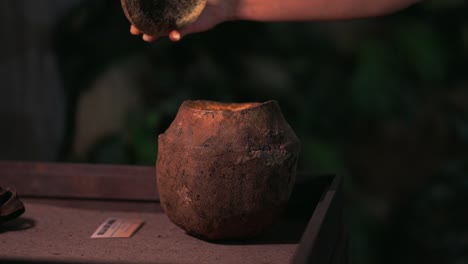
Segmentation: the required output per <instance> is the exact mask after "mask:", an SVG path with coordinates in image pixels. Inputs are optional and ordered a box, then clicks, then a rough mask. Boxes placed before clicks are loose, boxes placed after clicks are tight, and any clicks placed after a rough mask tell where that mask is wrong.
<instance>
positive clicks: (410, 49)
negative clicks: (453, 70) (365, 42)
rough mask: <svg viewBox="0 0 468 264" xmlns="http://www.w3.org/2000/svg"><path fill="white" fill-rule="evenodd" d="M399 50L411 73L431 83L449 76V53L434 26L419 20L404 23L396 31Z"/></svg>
mask: <svg viewBox="0 0 468 264" xmlns="http://www.w3.org/2000/svg"><path fill="white" fill-rule="evenodd" d="M394 38H395V41H396V44H397V46H396V47H395V48H396V49H397V50H396V51H395V52H398V53H401V56H402V58H401V59H402V60H403V61H402V62H401V63H408V66H406V67H409V71H410V72H415V73H416V74H417V75H418V77H419V78H420V79H422V80H423V81H425V82H427V83H430V82H432V81H440V80H442V79H444V78H445V77H446V75H447V69H448V63H447V54H446V53H447V51H446V50H445V47H444V44H443V38H442V36H440V35H439V32H437V31H436V30H435V29H434V28H433V27H432V25H430V24H429V23H427V22H421V21H418V20H415V19H413V20H408V21H402V23H401V26H399V27H398V28H397V29H396V31H395V37H394Z"/></svg>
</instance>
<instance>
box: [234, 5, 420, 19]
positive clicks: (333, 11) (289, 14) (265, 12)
mask: <svg viewBox="0 0 468 264" xmlns="http://www.w3.org/2000/svg"><path fill="white" fill-rule="evenodd" d="M238 1H239V2H238V7H237V10H236V18H237V19H241V20H256V21H304V20H336V19H354V18H363V17H372V16H380V15H385V14H389V13H392V12H394V11H397V10H400V9H403V8H406V7H408V6H410V5H412V4H414V3H416V2H420V1H421V0H238Z"/></svg>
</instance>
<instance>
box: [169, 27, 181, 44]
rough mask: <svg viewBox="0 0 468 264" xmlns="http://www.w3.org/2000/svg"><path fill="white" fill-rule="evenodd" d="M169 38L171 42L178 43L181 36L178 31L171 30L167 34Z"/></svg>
mask: <svg viewBox="0 0 468 264" xmlns="http://www.w3.org/2000/svg"><path fill="white" fill-rule="evenodd" d="M169 38H170V39H171V40H172V41H174V42H177V41H179V40H180V39H181V38H182V35H181V34H180V32H179V31H177V30H173V31H171V33H169Z"/></svg>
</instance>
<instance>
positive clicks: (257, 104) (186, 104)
mask: <svg viewBox="0 0 468 264" xmlns="http://www.w3.org/2000/svg"><path fill="white" fill-rule="evenodd" d="M197 103H201V104H203V103H212V104H215V105H218V106H221V107H222V106H227V105H237V106H242V105H248V106H247V107H239V108H235V107H234V108H231V109H229V108H226V109H216V108H196V107H194V104H197ZM270 104H276V105H277V104H278V102H277V101H276V100H268V101H265V102H239V103H237V102H221V101H214V100H186V101H184V102H183V104H182V106H183V107H186V108H187V109H190V110H192V111H201V112H243V111H249V110H252V109H256V108H260V107H264V106H267V105H270Z"/></svg>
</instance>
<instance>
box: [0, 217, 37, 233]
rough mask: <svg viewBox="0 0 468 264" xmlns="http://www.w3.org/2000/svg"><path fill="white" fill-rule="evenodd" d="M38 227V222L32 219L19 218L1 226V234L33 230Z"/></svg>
mask: <svg viewBox="0 0 468 264" xmlns="http://www.w3.org/2000/svg"><path fill="white" fill-rule="evenodd" d="M35 226H36V221H35V220H33V219H31V218H26V217H19V218H16V219H13V220H10V221H8V222H6V223H3V224H1V225H0V234H2V233H7V232H18V231H23V230H27V229H31V228H33V227H35Z"/></svg>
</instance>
